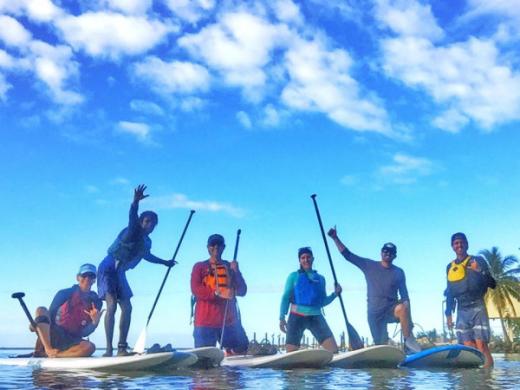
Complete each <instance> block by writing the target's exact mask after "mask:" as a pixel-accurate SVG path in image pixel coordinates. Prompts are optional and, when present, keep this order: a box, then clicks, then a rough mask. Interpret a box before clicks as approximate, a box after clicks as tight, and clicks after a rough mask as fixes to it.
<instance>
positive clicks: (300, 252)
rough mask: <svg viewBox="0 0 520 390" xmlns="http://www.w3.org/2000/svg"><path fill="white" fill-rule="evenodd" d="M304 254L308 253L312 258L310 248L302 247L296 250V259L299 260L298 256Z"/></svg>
mask: <svg viewBox="0 0 520 390" xmlns="http://www.w3.org/2000/svg"><path fill="white" fill-rule="evenodd" d="M304 253H308V254H309V255H311V256H313V257H314V255H313V254H312V249H311V247H310V246H304V247H302V248H300V249H298V258H300V256H301V255H303V254H304Z"/></svg>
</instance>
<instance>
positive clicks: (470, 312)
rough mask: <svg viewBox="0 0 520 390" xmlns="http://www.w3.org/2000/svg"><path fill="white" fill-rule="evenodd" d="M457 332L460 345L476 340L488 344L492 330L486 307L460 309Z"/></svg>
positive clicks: (477, 306) (456, 326)
mask: <svg viewBox="0 0 520 390" xmlns="http://www.w3.org/2000/svg"><path fill="white" fill-rule="evenodd" d="M455 331H456V332H457V340H458V342H459V343H460V344H463V343H464V342H465V341H475V340H482V341H485V342H486V343H488V342H489V337H490V330H489V318H488V315H487V312H486V307H485V306H484V305H476V306H471V307H458V308H457V322H456V325H455Z"/></svg>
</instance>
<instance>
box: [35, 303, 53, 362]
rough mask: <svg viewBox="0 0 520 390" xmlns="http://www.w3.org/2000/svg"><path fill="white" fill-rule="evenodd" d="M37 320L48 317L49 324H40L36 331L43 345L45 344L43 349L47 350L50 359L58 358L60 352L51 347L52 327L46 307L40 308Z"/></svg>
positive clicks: (37, 312)
mask: <svg viewBox="0 0 520 390" xmlns="http://www.w3.org/2000/svg"><path fill="white" fill-rule="evenodd" d="M35 314H36V315H35V317H36V319H38V317H46V318H47V321H48V323H45V322H38V323H37V329H35V331H36V332H37V333H38V337H39V338H40V341H41V343H42V344H43V348H44V349H45V353H46V354H47V356H48V357H56V356H57V354H58V350H57V349H55V348H53V347H52V345H51V325H50V317H49V311H48V310H47V308H45V307H38V308H37V309H36V313H35Z"/></svg>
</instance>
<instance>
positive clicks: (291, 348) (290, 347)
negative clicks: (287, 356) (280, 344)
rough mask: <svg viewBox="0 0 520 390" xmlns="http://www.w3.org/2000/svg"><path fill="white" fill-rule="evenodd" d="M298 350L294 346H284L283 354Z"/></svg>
mask: <svg viewBox="0 0 520 390" xmlns="http://www.w3.org/2000/svg"><path fill="white" fill-rule="evenodd" d="M298 349H300V347H298V346H297V345H294V344H285V352H294V351H297V350H298Z"/></svg>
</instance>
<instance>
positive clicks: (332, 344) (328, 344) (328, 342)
mask: <svg viewBox="0 0 520 390" xmlns="http://www.w3.org/2000/svg"><path fill="white" fill-rule="evenodd" d="M321 346H322V347H323V348H325V349H326V350H327V351H330V352H332V353H338V345H337V344H336V339H334V337H329V338H328V339H325V340H324V341H323V343H321Z"/></svg>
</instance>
